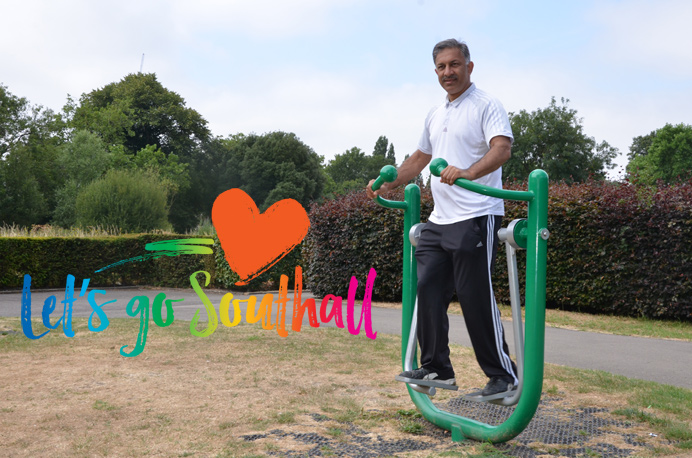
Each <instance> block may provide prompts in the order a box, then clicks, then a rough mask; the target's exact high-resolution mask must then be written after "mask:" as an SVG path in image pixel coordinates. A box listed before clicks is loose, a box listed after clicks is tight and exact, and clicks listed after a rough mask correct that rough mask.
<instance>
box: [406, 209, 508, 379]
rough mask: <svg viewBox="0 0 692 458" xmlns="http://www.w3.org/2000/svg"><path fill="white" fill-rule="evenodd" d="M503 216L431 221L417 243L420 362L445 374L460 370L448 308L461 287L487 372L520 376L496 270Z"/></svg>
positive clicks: (466, 314)
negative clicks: (451, 339) (506, 333)
mask: <svg viewBox="0 0 692 458" xmlns="http://www.w3.org/2000/svg"><path fill="white" fill-rule="evenodd" d="M501 224H502V217H501V216H492V215H491V216H480V217H478V218H473V219H470V220H466V221H461V222H458V223H454V224H447V225H438V224H434V223H431V222H428V223H427V224H426V225H425V228H424V229H423V231H422V232H421V237H420V240H419V242H418V246H417V247H416V260H417V262H418V334H417V335H418V342H419V345H420V349H421V357H420V366H421V367H425V368H426V369H429V370H431V371H434V372H437V373H438V374H439V376H440V377H442V378H448V377H453V376H454V369H453V367H452V363H451V361H450V359H449V319H448V318H447V309H448V308H449V303H450V301H451V299H452V296H453V294H454V291H455V290H456V293H457V297H458V298H459V302H460V303H461V309H462V311H463V313H464V320H465V321H466V328H467V330H468V333H469V336H470V337H471V343H472V344H473V349H474V351H475V353H476V359H477V360H478V364H479V365H480V367H481V369H483V372H485V374H486V375H487V376H488V377H489V378H490V377H494V376H500V377H503V378H506V379H508V380H511V379H514V381H515V382H516V366H515V365H514V362H513V361H512V360H511V359H510V357H509V349H508V347H507V343H506V342H505V337H504V329H503V327H502V322H501V321H500V311H499V309H498V308H497V304H496V302H495V294H494V292H493V286H492V281H491V273H492V270H493V268H494V265H495V255H496V254H497V245H498V240H497V231H498V229H500V227H501Z"/></svg>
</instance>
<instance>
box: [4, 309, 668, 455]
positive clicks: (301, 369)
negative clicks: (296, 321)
mask: <svg viewBox="0 0 692 458" xmlns="http://www.w3.org/2000/svg"><path fill="white" fill-rule="evenodd" d="M39 327H40V324H39V323H38V322H37V323H36V328H39ZM74 329H75V331H76V336H75V337H74V338H72V339H69V338H67V337H64V336H63V335H62V334H60V333H58V332H57V331H53V332H51V333H49V334H48V335H47V336H46V337H44V338H42V339H39V340H37V341H31V340H29V339H27V338H26V337H25V336H24V335H23V334H22V333H21V326H20V323H19V319H18V318H0V330H10V331H15V332H16V333H12V332H10V333H5V334H2V335H0V361H1V366H2V367H3V370H2V371H1V372H0V391H1V392H2V397H1V398H0V443H1V444H2V447H1V449H0V454H2V455H3V456H10V457H24V456H32V457H49V456H50V457H67V456H69V457H80V456H85V457H87V456H88V457H92V456H118V457H120V456H124V457H127V456H133V457H134V456H156V457H158V456H161V457H177V456H196V457H207V456H209V457H232V456H243V457H251V456H264V455H265V454H267V453H278V451H279V450H281V451H284V452H285V451H286V450H289V451H291V452H295V453H299V452H301V451H305V450H307V446H306V444H305V443H304V442H301V441H300V440H296V437H297V436H296V434H298V432H306V431H309V432H315V433H316V434H317V433H319V434H322V435H324V436H325V437H328V438H329V439H330V441H331V442H330V443H331V444H332V446H333V445H334V444H337V445H338V444H339V442H340V441H345V440H346V439H345V436H346V435H347V430H348V429H349V428H351V429H352V428H354V427H355V428H358V431H360V432H359V434H362V435H363V436H365V439H367V438H370V439H371V440H372V441H382V440H388V441H398V440H406V439H407V438H408V439H410V438H412V437H413V438H415V439H416V440H418V441H423V442H425V441H428V442H430V443H431V448H430V449H429V450H427V451H417V452H413V451H412V452H409V453H404V454H401V456H410V457H416V456H421V457H429V456H439V455H438V454H439V453H444V454H446V456H464V455H465V454H467V453H472V452H474V451H476V450H477V449H478V447H481V445H480V444H478V443H474V442H469V443H465V444H463V445H461V446H460V445H457V444H452V443H451V439H449V436H448V435H446V436H445V435H444V434H442V433H441V432H440V431H439V430H436V428H434V427H432V426H431V425H429V424H427V423H426V422H424V421H423V420H419V419H413V420H411V419H409V418H406V417H407V416H408V414H406V412H409V413H410V412H413V411H412V409H413V408H414V407H413V404H412V403H411V401H410V399H409V396H408V394H407V392H406V390H405V388H404V386H403V385H402V384H400V383H397V382H395V381H394V380H393V375H394V374H395V373H396V372H397V370H398V367H399V365H400V356H399V351H400V340H399V338H398V337H396V336H389V335H384V334H378V336H377V339H376V340H371V339H368V338H366V337H364V336H353V335H350V334H349V333H348V332H347V331H346V330H344V329H334V328H331V329H327V328H323V329H311V328H303V331H302V332H300V333H290V334H289V336H288V337H287V338H281V337H279V336H278V335H277V334H276V333H275V332H273V331H267V330H264V329H262V328H261V327H260V326H257V325H247V324H241V325H239V326H237V327H234V328H232V329H228V328H224V327H219V329H217V331H216V332H215V333H214V334H213V335H211V336H209V337H206V338H198V337H194V336H191V335H190V333H189V324H188V323H185V322H175V323H174V324H173V325H172V326H170V327H167V328H158V327H156V326H151V327H150V329H149V337H148V339H147V343H146V348H145V349H144V352H143V353H142V354H141V355H139V356H137V357H134V358H124V357H121V356H120V355H119V353H118V350H119V349H120V347H121V346H123V345H133V344H134V342H135V340H136V337H137V332H138V321H136V320H122V319H121V320H118V319H114V320H111V325H110V326H109V327H108V328H107V329H106V330H105V331H103V332H100V333H93V332H90V331H88V330H87V327H86V320H85V319H75V321H74ZM17 331H18V332H17ZM36 331H37V332H38V329H37V330H36ZM452 357H453V360H454V361H455V367H456V370H457V373H458V374H463V378H464V383H465V384H468V385H469V387H480V386H482V385H483V384H484V382H485V379H484V377H483V376H482V374H481V373H480V371H479V369H478V368H477V364H476V362H475V359H474V358H473V354H472V351H471V350H470V349H467V348H463V347H459V346H454V347H453V348H452ZM561 370H562V369H560V368H549V370H548V371H547V375H546V384H545V386H546V387H548V389H549V390H554V391H555V394H559V395H560V396H562V398H563V401H561V402H563V403H564V404H565V406H568V407H569V406H572V407H574V406H581V405H592V404H597V405H599V406H600V407H605V408H608V409H615V408H622V407H626V406H627V402H628V401H627V394H622V395H620V394H618V395H615V394H613V395H608V396H607V397H603V396H599V395H597V394H593V393H590V392H582V390H580V389H579V388H580V385H579V383H580V382H572V381H570V378H569V377H564V374H563V372H561ZM575 384H576V385H575ZM452 396H453V395H452V394H450V393H449V392H442V393H441V394H440V395H438V396H437V397H436V401H437V402H440V403H443V402H445V401H446V400H448V399H450V398H451V397H452ZM402 412H403V413H402ZM416 425H418V426H416ZM277 428H279V429H280V430H281V431H283V432H284V433H286V435H284V436H282V437H283V438H282V439H280V440H279V439H278V438H277V436H276V434H275V433H274V435H272V434H268V433H269V432H271V431H276V430H277ZM641 428H644V427H641ZM430 430H433V431H434V432H436V434H437V436H435V435H434V434H433V435H430V434H428V435H426V434H421V432H425V431H430ZM645 431H646V429H645V428H644V429H642V430H641V435H642V437H644V438H645V439H646V441H647V442H646V443H648V444H651V445H654V446H655V445H661V444H658V443H657V442H656V440H655V439H652V438H650V437H649V438H646V437H645ZM291 434H293V435H291ZM348 434H352V431H351V432H350V433H348ZM252 435H254V436H256V439H255V440H245V439H244V438H243V436H252ZM613 440H616V439H613ZM617 440H619V439H617ZM663 445H665V444H663ZM663 445H662V446H663ZM325 447H326V448H325V449H324V450H323V451H322V455H323V456H330V453H332V452H331V451H330V450H331V449H329V446H328V445H325ZM456 453H459V455H456ZM553 456H555V455H553Z"/></svg>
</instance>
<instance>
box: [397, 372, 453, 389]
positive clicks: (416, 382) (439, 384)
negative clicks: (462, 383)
mask: <svg viewBox="0 0 692 458" xmlns="http://www.w3.org/2000/svg"><path fill="white" fill-rule="evenodd" d="M394 380H396V381H397V382H404V383H409V384H412V385H420V386H430V387H435V388H442V389H443V390H452V391H457V390H458V389H459V387H458V386H456V385H450V384H448V383H443V382H436V381H435V380H418V379H415V378H408V377H402V376H401V375H397V376H396V377H394Z"/></svg>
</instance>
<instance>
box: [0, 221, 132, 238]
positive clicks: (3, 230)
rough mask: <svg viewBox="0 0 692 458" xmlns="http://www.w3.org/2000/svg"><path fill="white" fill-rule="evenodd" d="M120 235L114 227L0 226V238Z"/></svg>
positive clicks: (119, 231)
mask: <svg viewBox="0 0 692 458" xmlns="http://www.w3.org/2000/svg"><path fill="white" fill-rule="evenodd" d="M118 235H122V231H121V230H120V229H118V228H116V227H107V228H103V227H91V226H90V227H87V228H79V227H71V228H69V229H66V228H62V227H59V226H51V225H50V224H45V225H39V224H35V225H33V226H30V227H24V226H16V225H14V224H13V225H11V226H9V225H7V224H3V225H2V226H0V237H108V236H118Z"/></svg>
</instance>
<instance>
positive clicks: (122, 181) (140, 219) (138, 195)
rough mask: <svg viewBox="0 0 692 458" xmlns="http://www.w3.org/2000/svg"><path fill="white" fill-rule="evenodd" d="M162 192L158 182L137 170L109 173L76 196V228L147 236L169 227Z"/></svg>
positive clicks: (164, 198)
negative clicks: (97, 227)
mask: <svg viewBox="0 0 692 458" xmlns="http://www.w3.org/2000/svg"><path fill="white" fill-rule="evenodd" d="M166 198H167V195H166V190H165V188H164V187H163V186H162V185H161V184H160V183H159V180H158V179H157V178H156V177H155V176H153V175H151V174H149V173H146V172H142V171H138V170H130V171H124V170H115V169H112V170H109V171H108V173H107V174H106V175H105V176H104V177H103V178H100V179H98V180H96V181H93V182H92V183H90V184H89V185H87V186H86V187H85V188H84V189H83V190H82V191H80V192H79V194H78V195H77V202H76V211H77V222H78V224H79V225H81V226H83V227H86V226H103V227H118V228H120V229H122V230H123V231H124V232H148V231H152V230H155V229H165V228H167V227H169V226H170V225H169V223H168V219H167V218H168V207H167V205H166Z"/></svg>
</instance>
